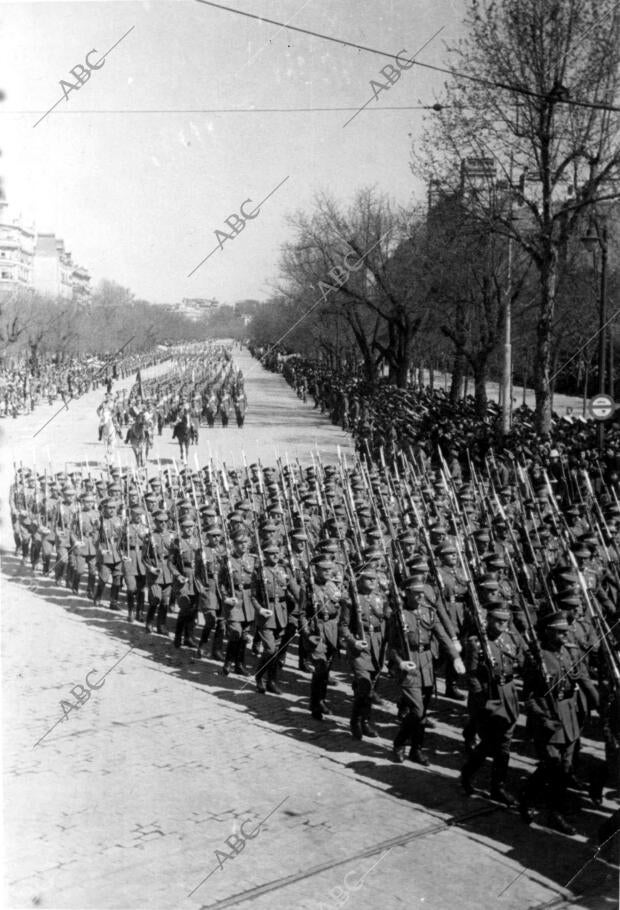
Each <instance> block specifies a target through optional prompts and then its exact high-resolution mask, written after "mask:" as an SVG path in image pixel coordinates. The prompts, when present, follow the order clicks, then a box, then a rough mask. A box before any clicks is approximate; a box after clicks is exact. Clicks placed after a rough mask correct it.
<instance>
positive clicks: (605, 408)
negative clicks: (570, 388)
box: [589, 395, 616, 420]
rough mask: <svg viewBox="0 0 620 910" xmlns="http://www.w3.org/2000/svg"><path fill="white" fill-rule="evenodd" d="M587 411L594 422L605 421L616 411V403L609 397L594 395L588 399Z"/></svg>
mask: <svg viewBox="0 0 620 910" xmlns="http://www.w3.org/2000/svg"><path fill="white" fill-rule="evenodd" d="M589 410H590V414H591V416H592V417H594V419H595V420H607V418H608V417H611V415H612V414H613V412H614V411H615V410H616V402H615V401H614V400H613V398H612V397H611V395H595V396H594V398H591V399H590V409H589Z"/></svg>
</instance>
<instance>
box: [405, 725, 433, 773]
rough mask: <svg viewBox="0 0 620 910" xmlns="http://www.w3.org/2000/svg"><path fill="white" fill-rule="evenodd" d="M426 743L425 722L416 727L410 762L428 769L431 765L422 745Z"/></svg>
mask: <svg viewBox="0 0 620 910" xmlns="http://www.w3.org/2000/svg"><path fill="white" fill-rule="evenodd" d="M423 742H424V722H422V721H421V722H419V723H417V724H416V725H415V729H414V732H413V735H412V737H411V749H410V750H409V761H412V762H415V763H416V765H423V767H425V768H427V767H428V766H429V765H430V762H429V760H428V758H427V757H426V753H425V752H424V749H423V748H422V743H423Z"/></svg>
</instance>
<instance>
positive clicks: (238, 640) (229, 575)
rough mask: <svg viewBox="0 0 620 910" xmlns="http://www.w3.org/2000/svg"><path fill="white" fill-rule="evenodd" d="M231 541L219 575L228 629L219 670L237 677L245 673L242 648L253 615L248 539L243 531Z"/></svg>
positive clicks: (250, 629)
mask: <svg viewBox="0 0 620 910" xmlns="http://www.w3.org/2000/svg"><path fill="white" fill-rule="evenodd" d="M231 541H232V553H231V554H230V557H228V558H225V559H223V560H222V565H221V567H220V576H219V586H220V591H221V595H222V603H223V614H224V619H225V621H226V626H227V629H228V644H227V646H226V655H225V658H224V666H223V667H222V673H223V675H224V676H228V675H229V673H231V672H233V671H234V672H235V673H236V674H238V675H239V676H249V675H250V671H249V670H248V668H247V667H246V665H245V651H246V647H247V644H248V640H249V641H251V640H252V633H253V624H254V614H255V607H254V602H253V600H252V593H251V591H252V579H253V576H254V557H253V556H252V555H251V554H250V553H248V538H247V535H246V534H245V533H244V532H243V531H237V532H236V533H235V535H234V536H232V537H231Z"/></svg>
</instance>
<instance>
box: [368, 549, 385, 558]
mask: <svg viewBox="0 0 620 910" xmlns="http://www.w3.org/2000/svg"><path fill="white" fill-rule="evenodd" d="M382 556H383V553H382V552H381V550H378V549H376V547H366V548H365V550H364V558H365V559H381V557H382Z"/></svg>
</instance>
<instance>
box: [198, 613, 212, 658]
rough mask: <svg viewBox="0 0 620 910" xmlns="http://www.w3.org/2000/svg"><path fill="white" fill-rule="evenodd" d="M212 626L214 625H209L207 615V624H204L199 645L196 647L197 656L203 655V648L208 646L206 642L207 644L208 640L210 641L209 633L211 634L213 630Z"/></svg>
mask: <svg viewBox="0 0 620 910" xmlns="http://www.w3.org/2000/svg"><path fill="white" fill-rule="evenodd" d="M211 628H212V627H211V626H210V625H209V622H208V617H207V619H206V620H205V624H204V626H203V627H202V632H201V633H200V639H199V641H198V647H197V648H196V657H202V656H203V654H202V651H203V648H204V647H205V646H206V644H207V643H208V641H209V634H210V632H211Z"/></svg>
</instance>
